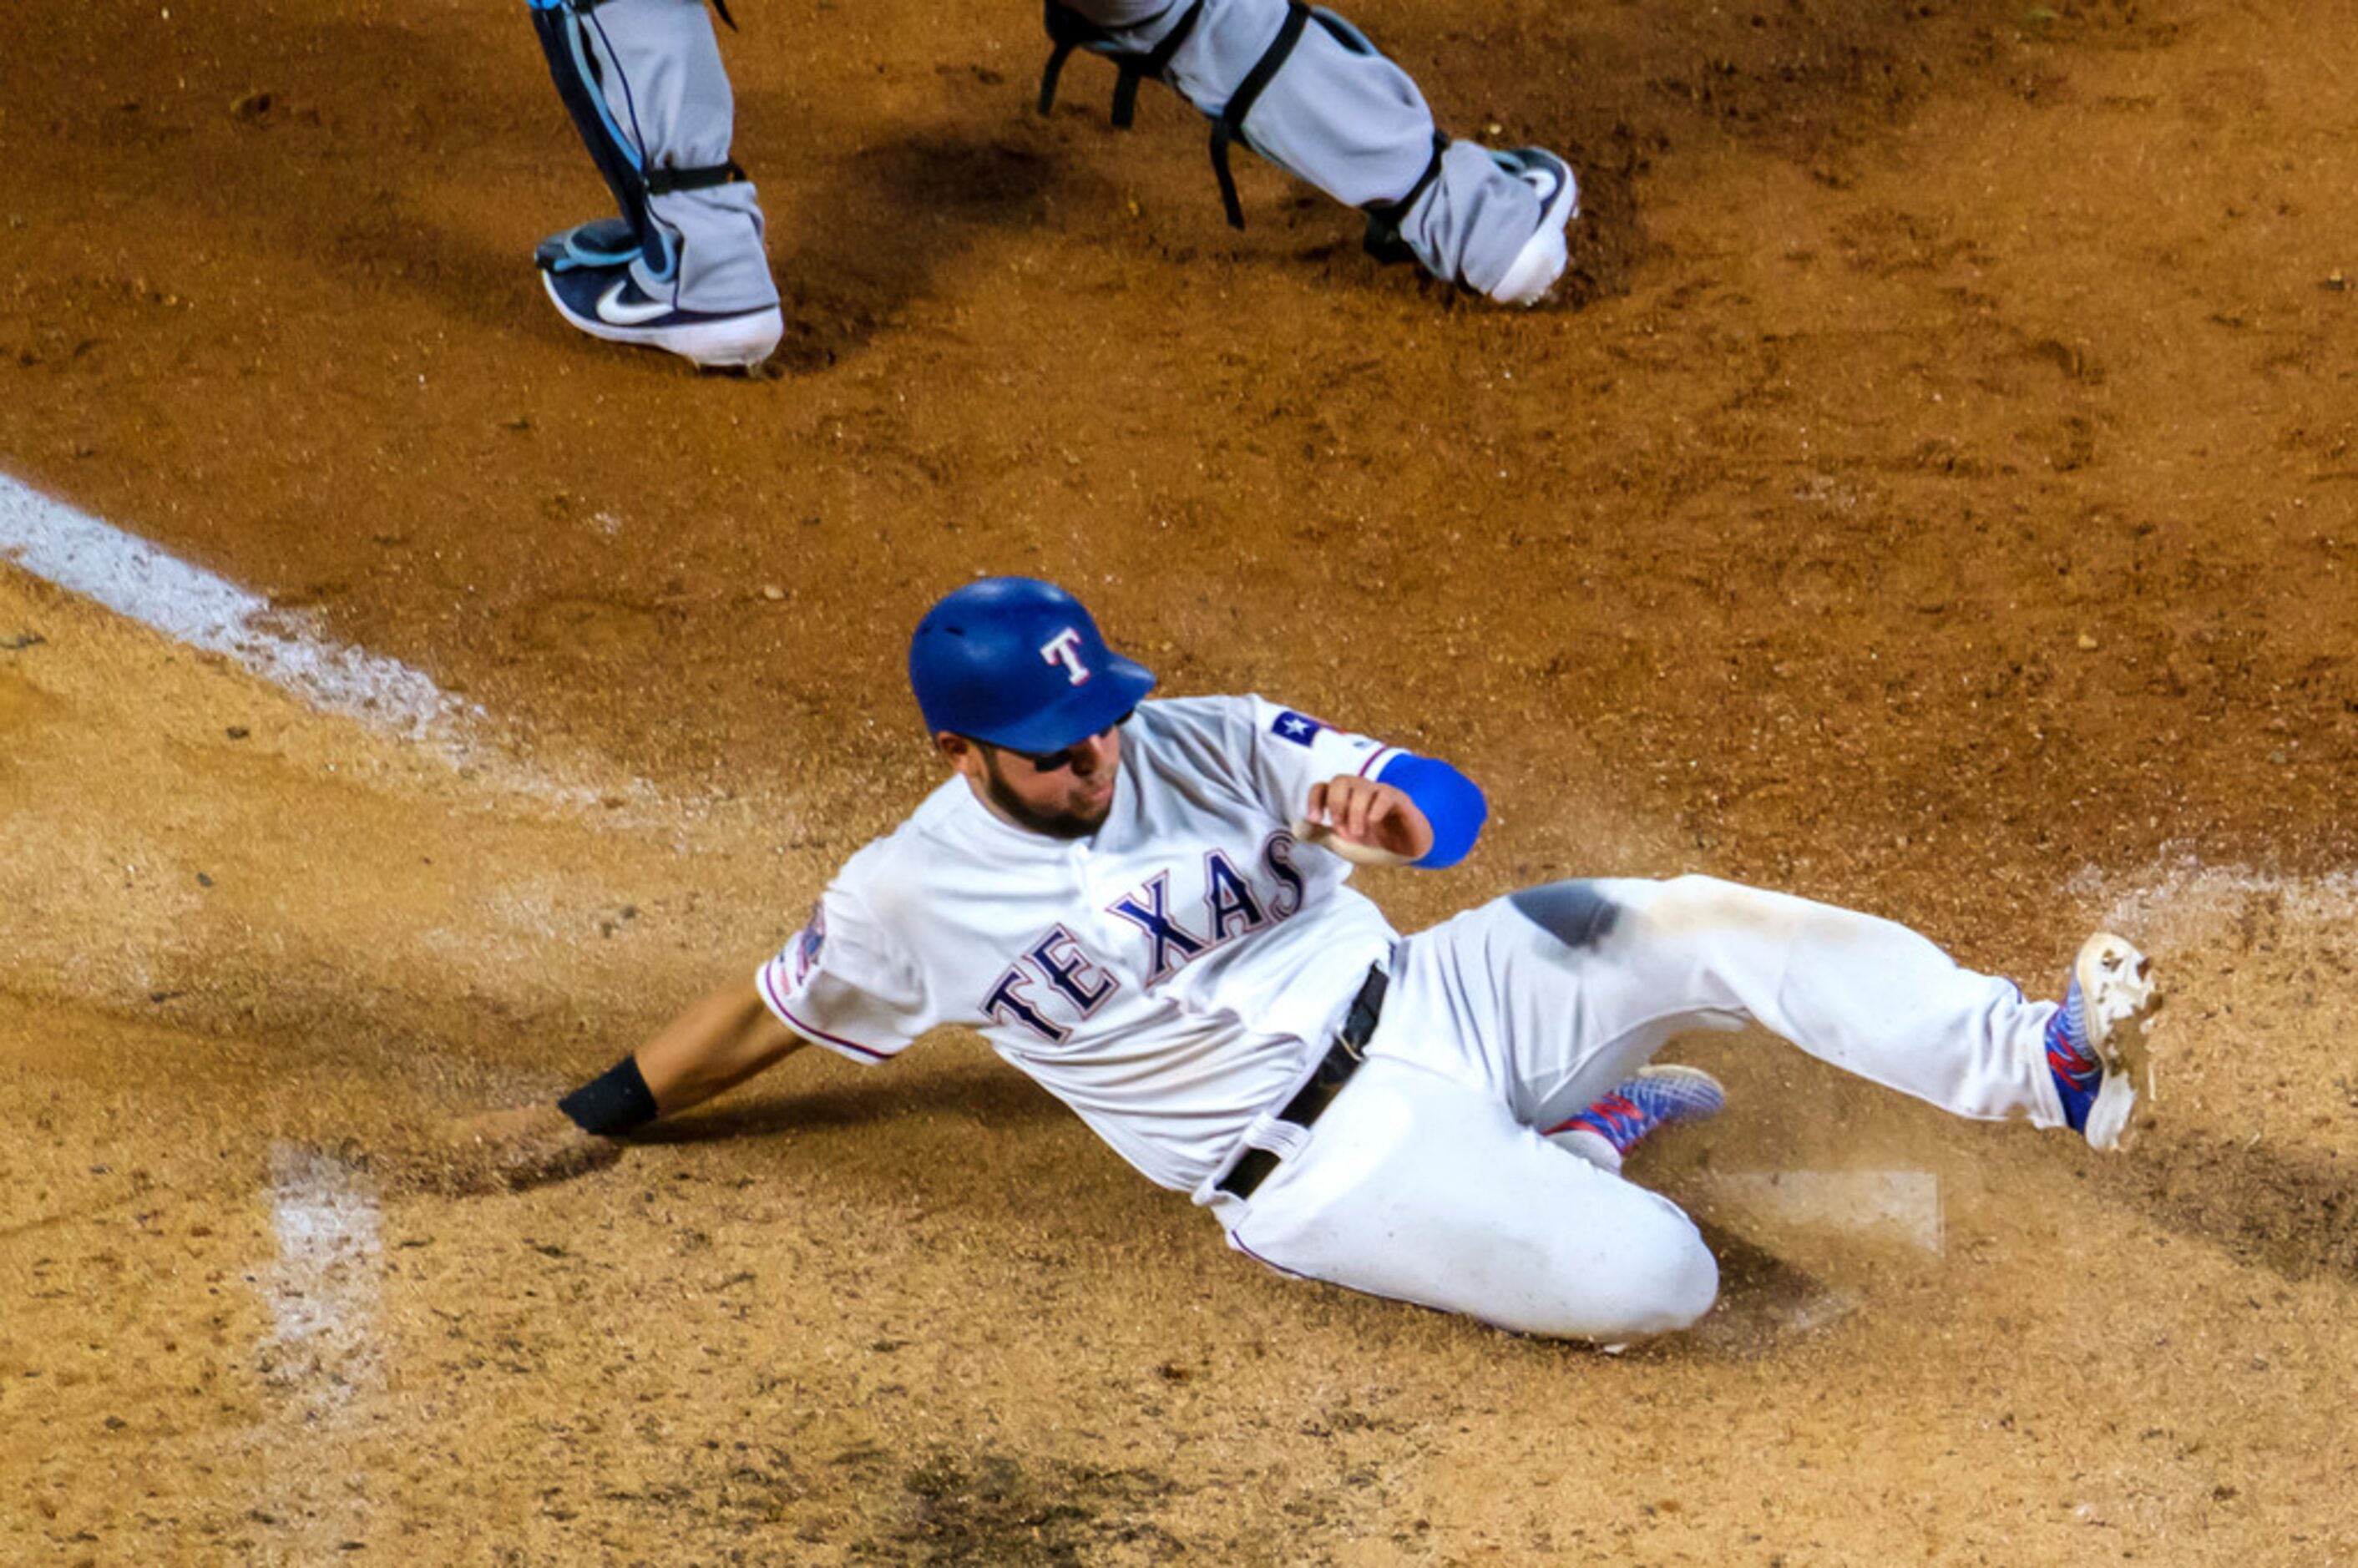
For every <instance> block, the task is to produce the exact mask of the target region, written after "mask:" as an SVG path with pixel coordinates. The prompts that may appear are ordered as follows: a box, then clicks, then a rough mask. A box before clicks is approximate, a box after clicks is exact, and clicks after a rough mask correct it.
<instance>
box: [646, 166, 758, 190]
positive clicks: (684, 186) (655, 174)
mask: <svg viewBox="0 0 2358 1568" xmlns="http://www.w3.org/2000/svg"><path fill="white" fill-rule="evenodd" d="M743 178H745V171H744V170H743V169H741V168H739V167H738V166H737V160H736V159H735V158H733V157H732V158H730V160H729V161H728V162H727V163H716V164H708V165H706V166H705V167H704V168H651V169H649V170H647V172H646V186H647V194H648V195H650V196H669V195H670V194H671V193H672V192H673V191H675V190H709V189H712V188H713V187H714V186H716V185H734V184H736V183H737V182H738V181H739V180H741V179H743Z"/></svg>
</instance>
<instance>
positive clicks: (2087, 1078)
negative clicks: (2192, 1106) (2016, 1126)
mask: <svg viewBox="0 0 2358 1568" xmlns="http://www.w3.org/2000/svg"><path fill="white" fill-rule="evenodd" d="M2152 968H2153V964H2152V961H2151V960H2150V959H2148V958H2147V957H2146V956H2145V955H2144V954H2142V953H2140V952H2138V951H2137V950H2136V948H2135V947H2132V946H2129V944H2128V943H2127V942H2126V941H2125V940H2124V939H2123V938H2121V937H2118V936H2115V935H2113V934H2112V933H2111V932H2109V931H2099V932H2097V933H2096V934H2095V935H2093V936H2091V937H2089V938H2088V939H2087V941H2085V942H2083V943H2082V944H2081V945H2080V956H2079V957H2077V958H2075V959H2073V960H2072V962H2071V981H2070V983H2068V984H2067V985H2066V986H2065V987H2064V988H2063V1005H2062V1006H2061V1007H2059V1008H2057V1009H2056V1010H2055V1015H2054V1016H2053V1017H2052V1018H2050V1019H2049V1020H2048V1021H2047V1067H2048V1071H2049V1072H2050V1073H2052V1074H2053V1075H2054V1077H2055V1089H2056V1093H2057V1094H2059V1095H2060V1096H2061V1098H2062V1100H2063V1119H2064V1122H2065V1123H2066V1125H2068V1126H2069V1127H2070V1128H2071V1130H2072V1131H2074V1132H2078V1133H2082V1134H2083V1135H2084V1136H2085V1137H2086V1138H2087V1140H2088V1146H2089V1147H2090V1148H2092V1149H2117V1148H2119V1147H2120V1146H2121V1140H2122V1137H2123V1135H2124V1134H2125V1133H2126V1132H2127V1131H2128V1125H2129V1117H2130V1115H2131V1114H2132V1113H2133V1112H2134V1111H2135V1110H2136V1103H2137V1096H2138V1095H2139V1093H2143V1094H2144V1095H2145V1096H2146V1098H2148V1099H2150V1098H2153V1096H2154V1084H2153V1058H2152V1056H2151V1055H2150V1054H2148V1053H2147V1049H2146V1040H2145V1024H2146V1020H2147V1019H2148V1018H2150V1017H2151V1016H2152V1015H2153V1011H2154V1010H2155V1009H2156V1008H2158V1007H2159V1006H2160V1005H2161V999H2160V997H2158V995H2156V994H2155V991H2154V985H2153V979H2152V975H2151V970H2152Z"/></svg>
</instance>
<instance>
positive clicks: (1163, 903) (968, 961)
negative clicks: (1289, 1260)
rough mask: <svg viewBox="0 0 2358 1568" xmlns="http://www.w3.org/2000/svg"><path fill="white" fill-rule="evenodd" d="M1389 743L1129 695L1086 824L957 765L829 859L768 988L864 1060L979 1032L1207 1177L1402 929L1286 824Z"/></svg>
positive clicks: (1094, 1115)
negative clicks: (979, 782) (979, 786)
mask: <svg viewBox="0 0 2358 1568" xmlns="http://www.w3.org/2000/svg"><path fill="white" fill-rule="evenodd" d="M1399 754H1400V753H1399V752H1397V751H1396V750H1395V749H1393V748H1391V747H1389V746H1386V745H1383V744H1382V743H1380V742H1379V741H1373V740H1370V739H1368V737H1366V736H1364V735H1355V734H1350V733H1347V732H1344V731H1341V730H1335V729H1333V728H1331V727H1329V726H1327V725H1325V724H1324V723H1322V722H1321V721H1319V720H1317V719H1312V718H1310V717H1308V716H1307V715H1305V714H1302V713H1299V712H1295V711H1293V710H1291V709H1287V708H1279V707H1277V706H1276V705H1275V704H1273V703H1271V702H1267V701H1264V700H1262V699H1261V698H1260V697H1189V698H1184V699H1179V700H1170V701H1158V702H1145V703H1141V704H1140V705H1139V708H1138V710H1137V713H1136V714H1135V715H1134V716H1133V717H1132V718H1131V719H1130V721H1129V722H1128V723H1126V724H1124V725H1123V726H1122V729H1121V765H1120V773H1119V774H1118V775H1117V779H1116V784H1115V791H1114V798H1113V804H1112V806H1111V807H1110V809H1109V815H1108V816H1107V818H1106V821H1105V824H1104V826H1103V827H1100V828H1099V829H1098V832H1097V833H1096V834H1095V835H1094V836H1093V837H1091V838H1086V839H1075V840H1065V839H1057V838H1048V837H1046V836H1044V835H1041V834H1037V833H1032V832H1027V831H1025V830H1024V829H1022V828H1020V827H1014V826H1013V825H1011V824H1010V823H1008V822H1005V821H1002V820H1001V818H1000V817H998V816H995V815H993V814H992V813H991V812H990V809H989V808H988V807H986V806H984V805H983V804H982V803H981V802H980V801H979V800H978V799H977V798H976V797H975V795H974V792H973V790H972V789H971V788H969V787H968V784H967V782H966V781H965V780H964V779H963V778H953V779H951V780H950V781H948V782H947V783H946V784H943V785H942V786H941V788H939V789H937V790H936V791H935V792H934V794H933V795H931V796H929V797H928V798H927V799H926V801H925V804H924V805H923V806H919V807H918V808H917V810H916V811H915V812H914V814H913V815H912V816H910V817H909V819H908V820H907V821H906V822H905V823H903V825H902V826H901V827H899V828H898V829H897V830H896V831H894V832H892V834H890V835H888V836H886V837H885V838H880V839H877V840H876V841H875V842H874V843H871V844H870V845H869V846H868V847H867V848H865V849H861V850H860V852H859V853H858V854H856V855H854V856H852V858H851V859H850V860H848V861H847V862H845V864H844V867H843V869H842V871H840V872H838V875H837V876H836V878H835V880H834V881H833V882H832V883H830V884H829V885H828V887H827V892H825V893H824V894H823V895H822V896H821V898H820V900H819V903H818V908H817V910H816V911H814V913H813V914H812V917H811V923H810V925H808V926H806V928H805V929H804V931H803V932H802V934H801V935H799V936H797V937H796V938H795V940H794V941H793V942H792V943H790V944H789V945H788V946H787V947H786V949H785V950H784V952H782V953H781V954H779V955H778V956H777V957H775V958H773V959H772V960H770V961H769V962H768V963H767V964H764V965H763V967H762V969H761V973H760V977H759V979H760V986H761V991H762V995H763V999H764V1000H766V1001H767V1003H768V1004H769V1006H770V1008H771V1010H772V1011H774V1012H775V1013H776V1014H777V1016H778V1017H779V1019H780V1020H781V1021H782V1022H784V1023H785V1024H786V1025H787V1026H788V1027H789V1028H791V1029H793V1030H794V1031H795V1033H799V1034H801V1035H803V1036H804V1037H805V1038H806V1039H810V1040H814V1041H817V1042H818V1043H819V1044H823V1045H827V1046H830V1047H832V1048H833V1049H835V1050H837V1051H838V1052H840V1053H842V1054H844V1055H847V1056H849V1057H851V1058H852V1059H854V1060H856V1061H861V1062H879V1061H882V1060H885V1059H886V1058H888V1057H891V1056H894V1055H897V1054H899V1053H900V1052H901V1051H902V1049H903V1047H905V1046H906V1045H907V1044H909V1043H910V1042H912V1041H914V1040H915V1039H916V1038H917V1037H918V1036H920V1035H922V1034H924V1033H926V1032H927V1031H929V1030H931V1029H934V1028H936V1027H938V1026H940V1025H944V1024H962V1025H964V1026H966V1027H968V1028H971V1029H975V1030H978V1031H979V1032H980V1033H982V1035H983V1036H984V1038H986V1039H988V1040H989V1041H990V1043H991V1044H992V1045H993V1046H994V1047H995V1048H996V1049H997V1050H998V1052H999V1054H1001V1056H1003V1057H1005V1058H1006V1059H1007V1060H1008V1061H1009V1062H1011V1063H1012V1064H1013V1065H1015V1066H1017V1067H1018V1068H1020V1069H1022V1071H1023V1072H1024V1073H1026V1074H1028V1075H1029V1076H1032V1077H1033V1078H1034V1079H1036V1080H1037V1081H1038V1082H1039V1083H1040V1084H1041V1085H1042V1086H1043V1087H1045V1088H1046V1089H1047V1090H1048V1091H1049V1092H1050V1093H1051V1094H1054V1095H1055V1097H1056V1098H1058V1099H1060V1100H1063V1101H1064V1102H1065V1104H1066V1105H1068V1106H1070V1107H1072V1108H1073V1109H1074V1110H1075V1111H1076V1112H1078V1113H1079V1115H1080V1116H1081V1118H1082V1119H1084V1120H1085V1121H1087V1123H1088V1124H1089V1126H1090V1127H1092V1128H1093V1129H1095V1130H1097V1132H1098V1135H1099V1136H1100V1137H1102V1138H1104V1139H1105V1141H1107V1142H1108V1143H1110V1144H1111V1145H1112V1146H1113V1147H1114V1149H1115V1150H1116V1151H1118V1152H1120V1154H1121V1156H1122V1157H1123V1158H1124V1159H1126V1160H1128V1161H1129V1162H1130V1163H1131V1164H1133V1165H1135V1166H1137V1167H1138V1168H1139V1169H1140V1170H1141V1171H1142V1172H1144V1173H1146V1175H1147V1176H1148V1177H1150V1178H1151V1179H1152V1180H1153V1181H1155V1182H1157V1183H1160V1184H1163V1186H1166V1187H1174V1188H1177V1189H1179V1190H1181V1191H1188V1190H1192V1189H1194V1188H1195V1187H1196V1186H1197V1185H1198V1184H1200V1183H1202V1182H1203V1181H1204V1180H1205V1179H1206V1178H1207V1177H1208V1176H1209V1175H1211V1174H1212V1173H1213V1172H1214V1171H1215V1170H1216V1169H1217V1166H1218V1164H1219V1162H1221V1161H1222V1160H1223V1159H1224V1158H1225V1157H1226V1156H1227V1155H1228V1153H1229V1152H1231V1151H1232V1150H1233V1149H1234V1147H1235V1145H1236V1142H1237V1140H1238V1137H1239V1136H1240V1135H1241V1134H1242V1133H1243V1131H1244V1130H1245V1128H1246V1125H1247V1124H1248V1123H1249V1122H1250V1121H1251V1120H1252V1119H1253V1118H1254V1117H1255V1116H1256V1115H1257V1114H1259V1113H1260V1112H1261V1111H1263V1110H1265V1109H1267V1108H1268V1107H1269V1106H1270V1105H1271V1102H1272V1101H1273V1100H1275V1099H1277V1098H1279V1097H1281V1096H1282V1095H1283V1094H1284V1093H1285V1092H1286V1090H1287V1089H1288V1088H1289V1087H1291V1086H1292V1085H1293V1083H1294V1082H1295V1081H1296V1080H1297V1079H1299V1078H1300V1077H1301V1076H1302V1074H1303V1071H1304V1069H1305V1068H1306V1067H1307V1065H1308V1064H1309V1061H1310V1059H1311V1057H1312V1056H1313V1055H1314V1054H1316V1053H1317V1052H1320V1051H1323V1050H1324V1049H1325V1043H1326V1040H1327V1039H1328V1037H1329V1036H1330V1035H1331V1034H1332V1033H1333V1031H1334V1029H1335V1028H1336V1025H1337V1023H1338V1022H1339V1021H1340V1019H1341V1015H1342V1013H1343V1012H1344V1011H1345V1010H1346V1009H1347V1007H1348V1006H1349V1005H1350V1001H1351V999H1352V997H1353V996H1354V995H1356V994H1357V990H1358V988H1359V984H1360V982H1361V981H1362V980H1363V979H1365V978H1366V975H1367V971H1368V965H1369V964H1370V963H1373V962H1375V961H1378V960H1379V959H1382V958H1384V957H1386V955H1387V954H1389V953H1390V949H1391V946H1392V945H1393V943H1394V942H1395V941H1396V940H1397V939H1398V937H1397V935H1396V934H1395V933H1394V931H1393V930H1392V928H1391V926H1390V924H1389V923H1388V922H1387V921H1386V920H1385V919H1384V917H1383V915H1382V914H1380V913H1379V911H1378V910H1377V908H1376V906H1375V905H1374V904H1373V903H1370V902H1368V899H1367V898H1366V897H1365V896H1364V895H1362V894H1360V893H1359V892H1357V891H1356V890H1354V889H1352V888H1350V887H1348V886H1347V885H1345V884H1346V880H1347V878H1348V877H1349V875H1350V871H1351V867H1350V865H1349V863H1348V862H1347V861H1345V860H1342V859H1341V858H1340V857H1338V856H1336V855H1334V854H1331V853H1329V852H1328V851H1326V850H1325V849H1319V848H1317V847H1316V846H1314V845H1309V844H1303V843H1302V842H1300V841H1299V840H1298V839H1297V838H1295V837H1294V834H1293V823H1294V822H1295V821H1296V820H1298V819H1299V818H1300V817H1301V816H1302V815H1303V809H1304V807H1305V806H1306V805H1307V803H1308V800H1309V795H1310V790H1311V787H1312V785H1314V784H1319V783H1323V782H1325V780H1328V779H1331V778H1333V777H1335V776H1336V774H1338V773H1357V774H1361V775H1363V776H1366V777H1370V778H1372V777H1374V776H1376V775H1377V774H1378V773H1379V772H1380V771H1381V770H1382V768H1383V766H1384V764H1385V763H1386V762H1389V761H1390V760H1391V759H1392V758H1393V757H1395V756H1398V755H1399Z"/></svg>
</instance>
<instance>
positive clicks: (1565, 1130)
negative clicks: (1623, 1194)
mask: <svg viewBox="0 0 2358 1568" xmlns="http://www.w3.org/2000/svg"><path fill="white" fill-rule="evenodd" d="M1726 1104H1727V1091H1726V1090H1725V1089H1724V1088H1722V1087H1719V1080H1718V1079H1717V1078H1714V1077H1713V1076H1711V1075H1710V1074H1709V1073H1706V1072H1704V1070H1703V1069H1702V1068H1701V1067H1680V1066H1658V1067H1640V1068H1639V1070H1638V1076H1635V1077H1633V1078H1631V1079H1629V1080H1628V1082H1627V1083H1624V1084H1623V1085H1622V1086H1621V1087H1618V1088H1617V1089H1615V1090H1614V1091H1613V1092H1612V1093H1611V1094H1609V1095H1606V1097H1605V1098H1603V1099H1600V1100H1598V1101H1597V1102H1596V1103H1595V1104H1594V1105H1592V1106H1590V1107H1589V1108H1587V1109H1586V1110H1584V1111H1582V1112H1581V1113H1580V1114H1579V1115H1577V1116H1575V1117H1574V1118H1572V1119H1570V1120H1569V1121H1563V1122H1559V1123H1557V1124H1556V1125H1555V1126H1553V1127H1551V1128H1549V1129H1548V1130H1547V1134H1546V1136H1548V1137H1549V1138H1551V1139H1552V1140H1554V1141H1556V1142H1557V1143H1558V1144H1560V1145H1561V1146H1563V1148H1565V1149H1569V1150H1571V1151H1572V1152H1574V1153H1575V1154H1577V1155H1579V1156H1580V1157H1581V1158H1582V1159H1584V1160H1586V1161H1588V1162H1590V1163H1592V1164H1595V1165H1602V1166H1603V1167H1604V1168H1605V1169H1606V1170H1608V1171H1618V1170H1619V1169H1620V1168H1621V1162H1622V1161H1623V1160H1624V1159H1625V1158H1627V1157H1628V1153H1629V1151H1631V1150H1632V1149H1635V1148H1636V1147H1638V1145H1639V1143H1640V1142H1642V1141H1645V1138H1646V1136H1647V1134H1649V1133H1650V1132H1652V1131H1653V1130H1655V1129H1656V1128H1658V1127H1668V1126H1669V1125H1671V1123H1672V1122H1678V1121H1707V1120H1709V1119H1711V1118H1713V1117H1714V1116H1717V1115H1718V1114H1719V1113H1720V1110H1721V1108H1723V1107H1725V1105H1726Z"/></svg>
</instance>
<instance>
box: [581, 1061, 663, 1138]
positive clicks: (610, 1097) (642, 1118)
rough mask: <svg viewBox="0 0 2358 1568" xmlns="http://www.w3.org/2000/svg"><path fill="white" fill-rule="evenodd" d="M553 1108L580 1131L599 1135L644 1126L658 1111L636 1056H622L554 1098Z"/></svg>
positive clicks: (607, 1134)
mask: <svg viewBox="0 0 2358 1568" xmlns="http://www.w3.org/2000/svg"><path fill="white" fill-rule="evenodd" d="M557 1109H559V1110H561V1111H563V1112H564V1113H565V1114H566V1115H568V1116H569V1117H571V1118H572V1119H573V1124H574V1125H575V1126H576V1127H579V1129H581V1130H582V1131H584V1132H594V1133H596V1134H597V1135H598V1136H599V1137H600V1138H611V1137H613V1136H614V1135H615V1134H616V1133H618V1132H628V1131H630V1130H631V1129H633V1128H634V1127H644V1126H645V1125H646V1124H647V1123H648V1122H650V1121H653V1120H654V1119H655V1118H656V1117H657V1116H658V1115H660V1114H661V1113H660V1112H659V1111H657V1110H656V1109H655V1097H654V1093H653V1091H651V1090H650V1089H649V1088H648V1087H647V1080H646V1076H645V1075H644V1074H643V1073H641V1072H640V1071H639V1059H638V1058H637V1057H636V1056H625V1057H623V1058H622V1060H621V1061H619V1062H617V1063H615V1064H614V1065H612V1066H611V1067H609V1068H607V1069H606V1070H605V1071H604V1072H603V1073H601V1074H600V1075H599V1076H596V1077H594V1078H592V1079H590V1081H589V1082H588V1083H586V1084H584V1085H582V1086H581V1087H579V1088H578V1089H575V1090H574V1091H573V1092H572V1093H571V1094H569V1095H567V1096H566V1097H565V1098H563V1099H561V1100H558V1101H557Z"/></svg>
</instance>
